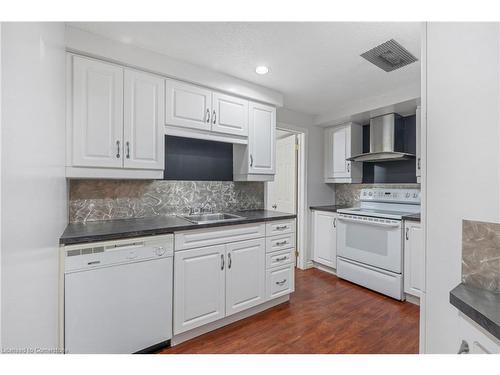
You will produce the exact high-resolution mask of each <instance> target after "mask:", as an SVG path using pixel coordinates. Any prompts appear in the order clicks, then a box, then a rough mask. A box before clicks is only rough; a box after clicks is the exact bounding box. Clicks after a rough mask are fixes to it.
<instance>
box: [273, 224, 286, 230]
mask: <svg viewBox="0 0 500 375" xmlns="http://www.w3.org/2000/svg"><path fill="white" fill-rule="evenodd" d="M286 228H288V226H286V225H278V226H276V230H285V229H286Z"/></svg>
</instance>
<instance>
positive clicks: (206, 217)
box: [179, 213, 244, 224]
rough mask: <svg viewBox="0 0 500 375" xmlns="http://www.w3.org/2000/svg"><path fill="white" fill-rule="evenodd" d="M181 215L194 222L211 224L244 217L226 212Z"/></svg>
mask: <svg viewBox="0 0 500 375" xmlns="http://www.w3.org/2000/svg"><path fill="white" fill-rule="evenodd" d="M179 217H181V218H183V219H185V220H187V221H190V222H191V223H194V224H210V223H221V222H226V221H237V220H241V219H244V217H243V216H239V215H234V214H226V213H209V214H195V215H179Z"/></svg>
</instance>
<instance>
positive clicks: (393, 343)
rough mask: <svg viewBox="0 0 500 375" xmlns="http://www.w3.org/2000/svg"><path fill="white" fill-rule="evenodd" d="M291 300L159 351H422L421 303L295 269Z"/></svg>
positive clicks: (314, 270) (320, 274)
mask: <svg viewBox="0 0 500 375" xmlns="http://www.w3.org/2000/svg"><path fill="white" fill-rule="evenodd" d="M295 275H296V279H295V293H293V294H292V297H291V299H290V301H289V302H287V303H285V304H282V305H279V306H276V307H273V308H271V309H269V310H266V311H263V312H261V313H259V314H257V315H254V316H252V317H249V318H247V319H244V320H241V321H239V322H235V323H233V324H230V325H228V326H226V327H223V328H220V329H218V330H216V331H213V332H210V333H207V334H205V335H202V336H199V337H197V338H195V339H193V340H190V341H187V342H184V343H182V344H180V345H177V346H175V347H173V348H168V349H165V350H163V351H162V352H161V353H165V354H176V353H192V354H194V353H213V354H222V353H233V354H234V353H275V354H278V353H418V325H419V308H418V306H415V305H413V304H411V303H408V302H398V301H395V300H393V299H391V298H389V297H386V296H384V295H381V294H378V293H376V292H372V291H370V290H368V289H365V288H362V287H360V286H357V285H355V284H351V283H349V282H347V281H344V280H340V279H338V278H337V277H336V276H333V275H330V274H328V273H325V272H322V271H319V270H317V269H308V270H305V271H302V270H297V271H296V274H295Z"/></svg>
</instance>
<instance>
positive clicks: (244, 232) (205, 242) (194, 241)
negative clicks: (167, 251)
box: [175, 223, 266, 251]
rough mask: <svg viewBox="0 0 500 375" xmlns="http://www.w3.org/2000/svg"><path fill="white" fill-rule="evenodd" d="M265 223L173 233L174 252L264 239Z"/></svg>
mask: <svg viewBox="0 0 500 375" xmlns="http://www.w3.org/2000/svg"><path fill="white" fill-rule="evenodd" d="M265 234H266V225H265V223H254V224H241V225H230V226H224V227H216V228H209V229H192V230H186V231H182V232H176V233H175V251H178V250H185V249H193V248H197V247H204V246H211V245H218V244H224V243H230V242H236V241H243V240H250V239H253V238H259V237H264V236H265Z"/></svg>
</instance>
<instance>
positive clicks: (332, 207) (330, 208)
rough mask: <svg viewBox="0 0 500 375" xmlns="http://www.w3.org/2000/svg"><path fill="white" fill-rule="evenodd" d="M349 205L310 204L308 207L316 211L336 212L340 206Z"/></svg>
mask: <svg viewBox="0 0 500 375" xmlns="http://www.w3.org/2000/svg"><path fill="white" fill-rule="evenodd" d="M349 207H351V206H342V205H335V204H333V205H329V206H311V207H309V208H310V209H311V210H316V211H327V212H337V210H340V209H341V208H349Z"/></svg>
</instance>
